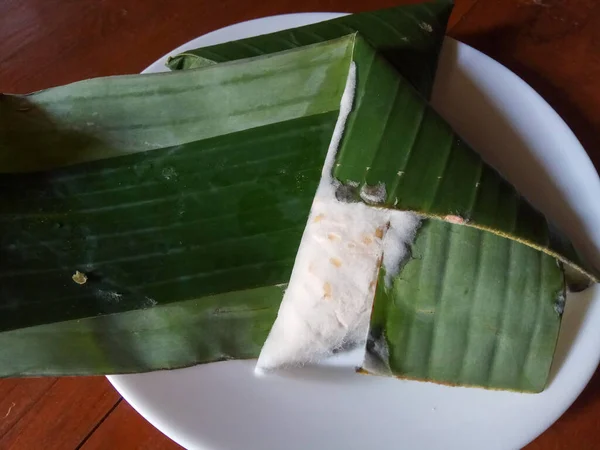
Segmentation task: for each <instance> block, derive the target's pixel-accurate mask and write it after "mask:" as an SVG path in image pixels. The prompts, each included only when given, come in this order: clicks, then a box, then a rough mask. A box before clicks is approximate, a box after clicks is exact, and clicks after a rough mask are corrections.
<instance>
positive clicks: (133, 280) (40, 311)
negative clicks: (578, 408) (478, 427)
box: [0, 15, 596, 391]
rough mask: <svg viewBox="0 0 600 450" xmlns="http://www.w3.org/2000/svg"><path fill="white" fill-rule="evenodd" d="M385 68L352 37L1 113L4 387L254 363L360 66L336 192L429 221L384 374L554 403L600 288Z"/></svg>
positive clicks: (557, 237)
mask: <svg viewBox="0 0 600 450" xmlns="http://www.w3.org/2000/svg"><path fill="white" fill-rule="evenodd" d="M357 17H358V15H357ZM430 26H432V27H433V25H430ZM378 27H379V28H381V27H382V26H381V24H379V25H378ZM419 28H420V29H421V30H424V31H427V30H428V29H426V28H427V27H424V26H422V27H419ZM427 32H428V31H427ZM361 33H362V32H361ZM369 41H370V42H371V40H369ZM437 49H439V45H438V47H437V48H436V51H435V52H432V58H433V59H432V61H435V56H436V55H437ZM379 50H380V49H379V48H378V47H377V46H373V45H371V44H370V43H369V42H367V40H365V39H363V38H362V37H361V35H360V34H359V33H355V32H352V33H351V34H348V35H346V36H343V37H340V38H337V39H334V40H330V41H327V40H325V41H323V42H319V43H316V44H311V45H302V46H300V47H299V48H297V49H292V50H286V51H284V52H278V53H272V54H269V55H263V56H258V57H253V58H249V59H240V60H238V61H233V62H228V63H219V64H209V65H208V66H207V67H204V68H200V69H196V70H185V71H176V72H174V73H169V74H160V75H149V76H133V77H112V78H106V79H98V80H90V81H86V82H81V83H76V84H74V85H70V86H66V87H62V88H56V89H51V90H48V91H42V92H40V93H37V94H33V95H30V96H24V97H20V96H3V97H0V162H1V163H2V164H1V166H0V167H1V169H0V171H1V172H2V174H1V175H0V189H1V192H2V198H1V200H0V235H1V236H2V240H1V241H0V308H2V310H3V313H2V315H1V316H0V317H1V318H0V329H1V330H2V332H1V333H0V374H1V375H4V376H8V375H13V376H14V375H57V374H92V373H116V372H141V371H148V370H156V369H161V368H174V367H182V366H186V365H191V364H195V363H199V362H211V361H219V360H223V359H231V358H248V357H254V356H256V355H257V354H258V351H259V350H260V346H261V344H262V342H264V339H265V338H266V336H267V333H268V331H269V328H270V326H271V325H272V323H273V320H274V317H275V315H276V312H277V309H278V306H279V302H280V301H281V296H282V287H284V286H285V283H287V281H288V280H289V276H290V273H291V269H292V266H293V263H294V258H295V254H296V252H297V249H298V245H299V243H300V238H301V235H302V231H303V229H304V226H305V223H306V219H307V217H308V213H309V210H310V205H311V202H312V198H313V196H314V194H315V191H316V187H317V185H318V183H319V180H320V175H321V168H322V165H323V161H324V158H325V153H326V151H327V147H328V145H329V141H330V139H331V136H332V133H333V128H334V126H335V122H336V119H337V115H338V112H339V104H340V98H341V94H342V91H343V88H344V85H345V81H346V77H347V75H348V70H349V67H350V63H351V62H354V63H355V64H356V67H357V80H358V83H357V87H356V96H355V104H354V109H353V111H352V112H351V114H350V117H349V119H348V122H347V126H346V130H345V132H344V136H343V139H342V142H341V145H340V149H339V153H338V156H337V161H336V162H337V164H336V167H335V170H334V176H335V177H336V178H337V179H338V180H339V181H341V182H342V183H344V184H343V185H344V187H345V189H347V190H348V191H350V192H351V193H353V194H354V195H355V199H356V200H359V199H360V195H359V192H360V191H361V190H365V189H367V190H368V189H372V188H377V189H381V188H382V187H383V188H384V191H385V193H386V196H385V200H384V201H382V202H380V203H377V204H376V205H375V206H377V207H386V208H396V209H402V210H408V211H414V212H415V213H417V214H419V215H422V216H423V217H424V220H423V222H422V225H421V228H420V229H419V232H418V234H417V238H416V240H415V242H414V245H413V248H412V253H411V254H412V256H411V258H409V259H408V260H407V261H404V262H403V264H404V265H403V268H402V270H401V271H400V273H399V274H398V275H397V276H396V277H395V279H394V280H393V283H392V284H391V285H390V286H386V285H385V283H383V282H380V283H379V285H378V287H377V293H376V297H375V303H374V312H373V315H372V321H371V329H370V332H369V343H368V346H367V351H368V356H369V357H368V358H367V361H366V364H365V369H366V370H368V371H372V372H375V373H385V374H388V375H395V376H400V377H409V378H417V379H425V380H432V381H438V382H444V383H453V384H467V385H477V386H484V387H494V388H504V389H513V390H525V391H538V390H541V389H543V387H544V385H545V383H546V379H547V373H548V369H549V366H550V363H551V361H552V357H553V353H554V347H555V343H556V338H557V335H558V329H559V326H560V318H561V315H562V305H563V303H564V293H565V288H566V281H565V276H564V271H563V266H569V267H572V268H573V269H574V270H575V271H576V272H578V273H580V274H582V275H583V276H584V277H587V278H589V279H591V280H595V279H596V278H595V274H592V270H591V269H590V268H589V267H587V266H586V265H585V263H584V262H582V261H581V260H580V259H579V258H578V256H577V254H576V252H575V251H574V250H573V248H572V246H571V245H570V243H569V242H568V240H567V239H566V238H565V237H564V236H562V235H561V234H560V232H558V231H557V230H555V229H554V228H553V227H552V226H551V225H549V224H548V222H547V221H546V219H545V218H544V217H543V216H542V215H541V214H539V213H538V212H537V211H535V210H534V209H533V208H532V207H531V206H530V205H529V204H528V203H527V202H526V201H525V200H524V199H523V198H522V197H521V196H519V195H518V193H517V192H516V191H515V190H514V188H512V186H510V185H509V184H508V183H507V182H506V181H505V180H504V179H503V178H502V177H501V176H500V175H498V174H497V172H495V171H494V170H493V169H492V168H490V167H489V166H487V165H486V164H485V163H484V162H483V161H482V160H481V158H480V157H479V156H478V155H477V154H476V153H474V152H473V151H472V150H471V149H470V148H469V147H468V146H467V145H466V144H464V143H463V142H462V140H460V138H459V137H458V136H456V134H455V133H454V132H453V131H452V130H451V128H450V127H449V126H448V125H447V124H446V123H445V122H444V121H443V120H442V119H441V118H440V117H439V116H438V115H437V114H435V112H434V111H433V110H432V109H431V108H430V107H429V106H428V105H427V102H426V100H424V98H423V97H422V96H420V95H419V93H418V92H417V91H416V90H415V89H414V88H413V86H412V85H411V84H418V83H414V80H412V81H413V83H411V82H408V81H406V80H405V79H404V78H403V77H402V76H401V75H400V74H399V73H398V72H397V71H396V69H395V67H394V64H393V61H392V62H390V61H389V60H388V59H387V58H386V53H385V52H382V53H380V52H379ZM241 57H242V58H243V56H241ZM232 59H236V58H235V57H233V58H232ZM434 66H435V63H433V64H432V65H431V67H434ZM423 86H425V87H423ZM426 86H428V85H427V84H425V85H422V87H421V92H422V93H425V94H426V93H427V88H426ZM382 272H383V271H382ZM383 276H384V274H383V273H382V274H380V279H382V278H381V277H383ZM513 355H516V356H515V357H514V361H513V360H511V359H510V357H511V356H513Z"/></svg>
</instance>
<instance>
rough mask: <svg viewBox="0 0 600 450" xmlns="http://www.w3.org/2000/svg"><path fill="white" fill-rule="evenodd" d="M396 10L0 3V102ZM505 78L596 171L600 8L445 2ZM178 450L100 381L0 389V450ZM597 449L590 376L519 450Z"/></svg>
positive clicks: (380, 0) (308, 0) (567, 1)
mask: <svg viewBox="0 0 600 450" xmlns="http://www.w3.org/2000/svg"><path fill="white" fill-rule="evenodd" d="M399 1H402V0H369V1H367V0H303V1H301V2H298V1H296V0H271V1H270V2H257V1H251V0H244V1H232V0H220V1H212V2H208V1H204V0H196V1H192V0H169V1H163V0H144V1H140V0H0V92H14V93H25V92H30V91H34V90H37V89H42V88H46V87H49V86H54V85H58V84H64V83H68V82H70V81H76V80H80V79H84V78H89V77H94V76H102V75H111V74H122V73H136V72H139V71H140V70H142V69H143V68H144V67H146V66H147V65H148V64H149V63H151V62H152V61H154V60H155V59H157V58H158V57H160V56H162V55H163V54H165V53H167V52H168V51H170V50H172V49H173V48H175V47H177V46H178V45H180V44H183V43H184V42H186V41H188V40H190V39H192V38H194V37H196V36H199V35H201V34H204V33H206V32H209V31H211V30H214V29H216V28H219V27H222V26H225V25H229V24H231V23H234V22H239V21H242V20H248V19H252V18H257V17H262V16H267V15H273V14H281V13H291V12H302V11H350V12H356V11H362V10H367V9H376V8H381V7H386V6H392V5H394V4H398V3H399ZM448 33H449V34H450V35H451V36H453V37H455V38H457V39H459V40H461V41H463V42H466V43H468V44H470V45H472V46H474V47H476V48H478V49H480V50H482V51H483V52H484V53H486V54H488V55H490V56H491V57H493V58H494V59H496V60H498V61H500V62H501V63H502V64H504V65H506V66H508V67H509V68H510V69H512V70H513V71H514V72H516V73H517V74H518V75H520V76H521V77H522V78H524V79H525V81H527V82H528V83H529V84H530V85H531V86H533V87H534V88H535V89H536V90H537V91H538V92H539V93H540V94H542V96H543V97H544V98H545V99H546V100H547V101H548V102H550V104H551V105H552V106H553V107H554V108H555V109H556V110H557V111H558V112H559V114H561V115H562V117H563V118H564V119H565V120H566V122H567V123H568V124H569V126H570V127H571V128H572V129H573V131H574V132H575V134H576V135H577V136H578V137H579V139H580V140H581V142H582V143H583V145H584V147H585V148H586V149H587V151H588V153H589V155H590V157H591V158H592V160H593V161H594V164H595V165H596V168H599V167H600V1H599V0H456V7H455V12H454V14H453V16H452V19H451V22H450V28H449V32H448ZM75 448H77V449H79V448H82V449H85V450H89V449H165V450H166V449H178V448H180V447H179V446H177V445H176V444H174V443H173V442H171V441H170V440H169V439H167V438H166V437H164V436H163V435H161V434H160V432H158V431H157V430H155V429H154V428H153V427H152V426H151V425H150V424H148V423H147V422H145V420H144V419H142V418H141V417H140V416H139V415H138V414H137V413H136V412H135V411H134V410H133V409H132V408H131V407H130V406H129V405H128V404H127V403H126V402H124V401H121V399H120V397H119V395H118V394H117V393H116V392H115V391H114V390H113V389H112V387H111V386H110V384H109V383H108V382H107V381H106V379H104V378H97V377H91V378H59V379H57V378H47V379H23V380H0V449H1V450H4V449H61V450H62V449H75ZM599 448H600V372H597V373H596V375H595V376H594V377H593V379H592V381H591V382H590V384H589V385H588V387H587V388H586V390H585V391H584V393H583V394H582V395H581V396H580V397H579V399H577V401H576V402H575V404H574V405H573V406H572V407H571V408H570V409H569V411H567V413H566V414H565V415H564V416H563V417H561V418H560V419H559V420H558V421H557V422H556V423H555V424H554V425H553V426H552V427H551V428H550V429H549V430H548V431H546V432H545V433H544V434H543V435H542V436H540V437H539V438H538V439H536V440H535V441H534V442H533V443H532V444H530V445H529V446H528V447H527V449H528V450H542V449H551V450H558V449H582V450H583V449H599Z"/></svg>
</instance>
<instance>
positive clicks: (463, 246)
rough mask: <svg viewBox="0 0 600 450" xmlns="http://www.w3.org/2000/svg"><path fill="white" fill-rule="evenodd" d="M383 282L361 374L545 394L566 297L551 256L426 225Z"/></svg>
mask: <svg viewBox="0 0 600 450" xmlns="http://www.w3.org/2000/svg"><path fill="white" fill-rule="evenodd" d="M459 262H460V263H459ZM383 276H384V274H383V273H382V274H381V275H380V281H379V285H378V290H377V294H376V297H375V306H374V311H373V315H372V317H371V329H370V332H369V343H368V345H367V352H368V358H367V365H366V367H365V368H366V369H367V370H373V371H374V372H380V373H386V374H389V375H392V374H393V375H395V376H399V377H401V378H412V379H419V380H428V381H435V382H438V383H445V384H452V385H463V386H464V385H466V386H481V387H486V388H492V389H508V390H516V391H527V392H540V391H542V390H543V389H544V387H545V385H546V381H547V378H548V373H549V371H550V365H551V363H552V359H553V356H554V349H555V345H556V341H557V338H558V332H559V328H560V322H561V316H562V308H563V305H564V299H565V291H564V282H563V275H562V270H561V268H560V267H559V266H558V265H557V263H556V259H554V258H553V257H551V256H549V255H546V254H545V253H543V252H541V251H538V250H535V249H533V248H531V247H529V246H527V245H524V244H521V243H519V242H516V241H513V240H511V239H506V238H503V237H501V236H497V235H495V234H493V233H489V232H486V231H483V230H478V229H476V228H471V227H464V226H458V225H453V224H450V223H446V222H443V221H440V220H436V219H428V220H425V221H424V223H423V225H422V227H421V229H420V231H419V233H418V236H417V239H416V240H415V242H414V244H413V246H412V257H411V258H410V260H409V261H408V262H407V263H406V264H405V266H404V267H403V269H402V271H401V272H400V274H399V275H398V276H397V277H396V278H395V279H394V282H393V284H392V286H391V287H390V288H389V289H388V288H386V287H384V281H383Z"/></svg>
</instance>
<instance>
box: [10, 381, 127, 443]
mask: <svg viewBox="0 0 600 450" xmlns="http://www.w3.org/2000/svg"><path fill="white" fill-rule="evenodd" d="M28 381H29V380H22V381H21V384H22V386H23V390H24V391H25V392H24V394H23V396H22V397H17V396H13V397H12V398H11V400H10V401H11V404H12V403H14V404H15V406H14V407H13V410H14V408H16V407H17V405H19V404H20V403H21V402H23V401H24V398H27V397H28V394H27V391H28V389H27V386H25V383H27V382H28ZM30 387H31V386H30ZM119 398H120V396H119V394H118V393H117V392H116V391H115V390H114V389H113V388H112V386H111V385H110V383H108V381H107V380H106V378H103V377H90V378H85V377H80V378H60V379H58V380H56V381H55V382H54V383H53V384H52V385H51V386H50V388H49V389H47V390H46V391H45V392H44V393H43V394H42V395H41V396H40V397H39V398H38V399H37V401H36V402H34V404H31V405H30V406H29V407H28V410H27V411H26V412H24V413H23V414H22V415H21V417H19V418H18V419H17V420H16V422H14V423H13V424H12V426H10V428H9V429H8V430H7V431H6V433H5V434H4V436H3V437H2V439H1V440H0V448H2V449H7V450H8V449H38V448H40V449H44V450H53V449H56V450H64V449H73V448H77V447H78V445H79V444H80V443H81V442H83V441H84V440H85V439H86V437H87V436H88V435H89V433H90V432H91V431H92V430H94V428H95V426H96V424H97V423H98V422H99V421H100V420H102V419H103V418H104V417H105V416H106V413H107V412H108V411H109V410H110V408H111V407H112V406H114V405H115V404H116V403H117V401H119ZM11 413H12V411H11ZM15 413H16V412H15ZM7 418H10V414H9V415H8V417H7Z"/></svg>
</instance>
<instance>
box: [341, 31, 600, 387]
mask: <svg viewBox="0 0 600 450" xmlns="http://www.w3.org/2000/svg"><path fill="white" fill-rule="evenodd" d="M353 58H354V61H355V63H356V65H357V68H358V69H357V70H358V86H357V96H356V99H355V105H354V108H353V111H352V113H351V114H350V116H349V118H348V121H347V124H346V129H345V133H344V137H343V140H342V143H341V145H340V149H339V153H338V156H337V161H336V162H337V164H336V167H335V169H334V176H335V177H336V178H337V179H338V180H339V181H341V182H342V183H344V185H343V190H344V195H345V196H346V198H351V199H354V200H355V201H359V200H361V195H360V194H361V192H365V190H366V191H367V192H368V191H369V190H370V191H373V190H380V191H381V190H383V192H385V194H386V195H385V197H384V198H382V201H381V202H379V203H377V204H376V205H374V206H378V207H385V208H393V209H399V210H404V211H413V212H415V213H417V214H419V215H420V216H422V217H423V223H422V225H421V227H420V229H419V231H418V232H417V237H416V240H415V242H414V245H413V246H412V249H411V256H410V257H409V258H408V259H407V260H406V261H403V267H402V270H400V272H399V274H398V275H397V276H396V277H395V278H394V280H393V282H392V283H391V285H390V286H386V285H385V282H384V278H383V276H380V279H379V283H378V289H377V292H376V295H375V299H374V312H373V314H372V317H371V327H370V330H369V337H368V341H369V344H368V347H367V353H368V357H367V360H366V363H365V367H364V369H365V370H366V371H373V372H375V373H384V374H387V375H395V376H399V377H408V378H415V379H420V380H429V381H436V382H442V383H447V384H457V385H458V384H460V385H473V386H482V387H486V388H499V389H510V390H518V391H532V392H539V391H541V390H543V389H544V387H545V385H546V383H547V378H548V374H549V371H550V365H551V363H552V359H553V356H554V349H555V346H556V341H557V339H558V332H559V328H560V321H561V317H562V310H563V307H564V301H565V295H566V292H565V289H566V282H565V277H564V274H563V268H562V265H563V263H565V264H568V265H569V266H571V267H572V268H574V269H575V270H576V271H577V272H578V273H581V274H582V275H583V276H586V277H588V278H589V279H590V280H594V281H595V280H596V277H595V275H594V274H592V270H591V269H590V268H588V267H587V265H585V263H584V262H582V261H581V259H580V258H579V256H578V255H577V252H576V251H575V249H574V248H573V246H572V245H571V244H570V242H569V241H568V240H567V239H566V238H565V237H564V236H563V235H562V234H561V233H560V232H559V231H558V230H557V229H556V228H555V227H553V226H552V225H551V224H550V223H549V222H548V221H547V220H546V218H545V217H544V216H543V215H542V214H541V213H539V212H538V211H536V210H535V209H534V208H533V207H532V206H531V205H530V204H529V203H528V202H527V201H526V200H525V199H524V198H523V197H522V196H520V195H519V194H518V192H517V191H516V190H515V189H514V187H512V186H511V185H510V184H509V183H508V182H507V181H506V180H504V179H503V178H502V177H501V176H500V175H499V174H498V173H497V172H496V171H495V170H494V169H493V168H491V167H489V166H488V165H487V164H485V162H484V161H483V160H482V159H481V157H480V156H479V155H477V154H476V153H475V152H474V151H473V150H472V149H470V148H469V147H468V145H467V144H465V143H464V142H463V141H462V140H461V139H460V138H459V137H458V136H457V135H456V134H455V133H454V132H453V131H452V129H451V128H450V126H449V125H448V124H446V123H445V122H444V121H443V120H442V119H441V118H440V116H438V115H437V114H436V113H435V111H434V110H433V109H432V108H431V107H430V106H429V105H428V104H427V102H426V101H425V100H424V99H423V98H421V97H420V96H419V94H418V93H417V92H416V91H415V90H414V89H413V88H412V87H411V86H410V85H409V83H408V82H407V81H406V80H404V79H403V78H402V77H400V76H398V73H397V72H396V71H395V70H394V69H393V67H392V66H391V65H390V64H389V63H388V62H387V61H386V60H385V59H384V58H383V57H381V56H380V55H378V54H377V52H376V51H375V50H374V49H373V48H372V47H371V46H370V45H369V44H367V43H366V41H364V40H363V39H361V37H360V36H357V38H356V42H355V45H354V53H353ZM361 74H364V75H363V76H361ZM365 198H368V197H365ZM384 273H385V270H382V274H380V275H383V274H384ZM577 281H578V280H577Z"/></svg>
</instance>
